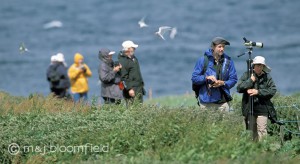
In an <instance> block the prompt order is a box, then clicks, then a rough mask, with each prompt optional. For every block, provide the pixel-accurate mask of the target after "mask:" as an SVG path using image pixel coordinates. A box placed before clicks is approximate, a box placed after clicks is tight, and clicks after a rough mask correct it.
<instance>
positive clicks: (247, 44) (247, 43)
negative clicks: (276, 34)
mask: <svg viewBox="0 0 300 164" xmlns="http://www.w3.org/2000/svg"><path fill="white" fill-rule="evenodd" d="M243 40H244V41H245V43H244V45H245V46H248V47H258V48H263V47H264V44H263V43H262V42H252V41H250V40H247V39H246V38H245V37H244V38H243Z"/></svg>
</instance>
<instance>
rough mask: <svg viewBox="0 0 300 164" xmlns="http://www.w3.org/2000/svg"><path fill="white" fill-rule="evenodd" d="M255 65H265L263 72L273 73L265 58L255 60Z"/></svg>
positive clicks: (259, 57)
mask: <svg viewBox="0 0 300 164" xmlns="http://www.w3.org/2000/svg"><path fill="white" fill-rule="evenodd" d="M253 64H263V65H264V68H263V71H265V72H271V68H270V67H269V66H267V64H266V62H265V58H264V57H262V56H256V57H255V58H254V59H253Z"/></svg>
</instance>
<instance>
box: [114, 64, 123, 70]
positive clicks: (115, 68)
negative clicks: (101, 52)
mask: <svg viewBox="0 0 300 164" xmlns="http://www.w3.org/2000/svg"><path fill="white" fill-rule="evenodd" d="M121 68H122V65H121V64H120V65H118V66H115V67H114V71H115V72H119V71H120V69H121Z"/></svg>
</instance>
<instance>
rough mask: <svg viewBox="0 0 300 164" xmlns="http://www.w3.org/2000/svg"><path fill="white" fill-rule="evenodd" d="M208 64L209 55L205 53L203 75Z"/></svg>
mask: <svg viewBox="0 0 300 164" xmlns="http://www.w3.org/2000/svg"><path fill="white" fill-rule="evenodd" d="M207 66H208V57H207V56H206V55H204V65H203V69H202V72H201V75H203V74H204V73H205V72H206V70H207Z"/></svg>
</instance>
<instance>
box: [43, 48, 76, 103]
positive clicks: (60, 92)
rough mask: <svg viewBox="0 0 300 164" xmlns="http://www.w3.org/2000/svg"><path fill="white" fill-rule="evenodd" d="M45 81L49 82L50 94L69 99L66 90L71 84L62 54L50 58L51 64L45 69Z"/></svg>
mask: <svg viewBox="0 0 300 164" xmlns="http://www.w3.org/2000/svg"><path fill="white" fill-rule="evenodd" d="M47 80H48V81H49V84H50V90H51V92H52V93H53V94H54V95H55V96H56V97H58V98H69V96H70V95H69V92H68V89H69V88H70V85H71V84H70V80H69V77H68V72H67V67H66V66H65V59H64V56H63V54H62V53H58V54H57V55H53V56H51V64H50V65H49V67H48V69H47Z"/></svg>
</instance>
